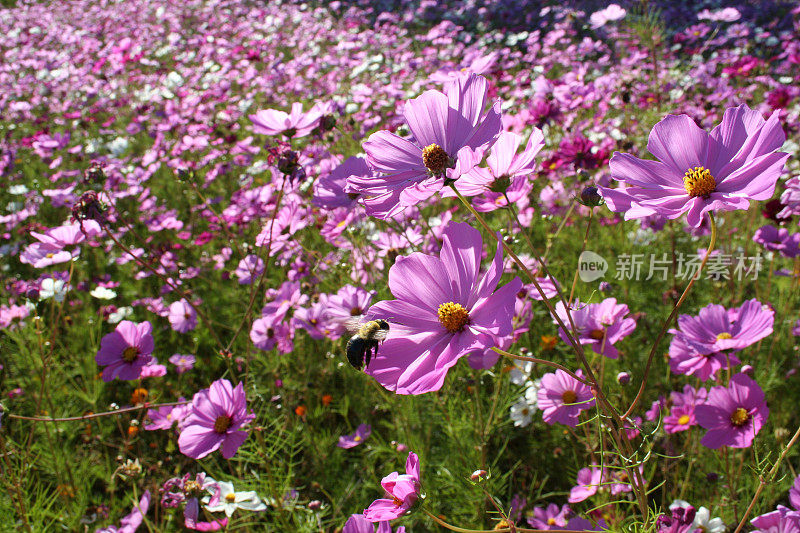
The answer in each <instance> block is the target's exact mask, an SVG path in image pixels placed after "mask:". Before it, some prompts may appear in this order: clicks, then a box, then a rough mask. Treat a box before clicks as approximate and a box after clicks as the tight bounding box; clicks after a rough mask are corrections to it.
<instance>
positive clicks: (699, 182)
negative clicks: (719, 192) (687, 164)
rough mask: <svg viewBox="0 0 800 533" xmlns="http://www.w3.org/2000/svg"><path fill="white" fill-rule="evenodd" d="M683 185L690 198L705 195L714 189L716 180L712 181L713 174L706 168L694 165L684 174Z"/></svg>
mask: <svg viewBox="0 0 800 533" xmlns="http://www.w3.org/2000/svg"><path fill="white" fill-rule="evenodd" d="M683 187H684V189H686V194H688V195H689V196H691V197H692V198H696V197H698V196H703V197H706V196H708V195H709V194H711V193H712V192H714V191H715V190H716V188H717V182H716V181H714V176H712V175H711V172H710V171H709V170H708V169H707V168H705V167H694V168H690V169H689V170H687V171H686V174H684V176H683Z"/></svg>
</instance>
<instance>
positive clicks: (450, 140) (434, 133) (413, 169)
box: [347, 74, 503, 218]
mask: <svg viewBox="0 0 800 533" xmlns="http://www.w3.org/2000/svg"><path fill="white" fill-rule="evenodd" d="M446 91H447V93H446V94H445V93H442V92H439V91H426V92H424V93H422V95H421V96H419V97H417V98H414V99H412V100H409V101H407V102H406V104H405V108H404V111H403V116H404V117H405V119H406V124H408V129H409V130H410V131H411V135H412V136H413V139H412V140H409V139H404V138H402V137H399V136H398V135H395V134H394V133H391V132H389V131H385V130H384V131H379V132H376V133H373V134H372V135H370V137H369V139H367V140H366V142H364V144H363V148H364V151H365V152H366V154H367V163H368V164H369V166H370V167H371V168H372V169H373V170H374V171H375V172H376V173H378V175H376V176H369V177H364V176H350V177H348V179H347V183H348V184H349V185H350V188H351V189H352V192H354V193H359V194H362V195H363V201H364V205H365V207H366V209H367V213H368V214H369V215H372V216H375V217H380V218H387V217H392V216H394V215H396V214H398V213H400V212H402V211H403V210H405V209H406V208H407V207H409V206H412V205H416V204H417V203H418V202H421V201H423V200H425V199H427V198H429V197H430V196H431V195H433V194H434V193H436V192H437V191H439V190H440V189H441V188H442V187H443V186H444V182H445V179H457V178H458V176H460V175H461V174H463V173H466V172H467V171H468V170H470V169H471V168H473V167H474V166H475V164H477V163H479V162H480V160H481V158H482V157H483V152H484V150H485V149H486V148H488V146H489V145H490V144H491V143H493V142H494V140H495V137H496V136H497V135H498V134H499V133H500V132H501V131H502V127H503V124H502V120H501V118H500V102H495V103H494V104H492V105H491V107H489V109H488V111H487V110H485V109H486V104H487V102H488V93H487V86H486V79H485V78H483V77H482V76H478V75H477V74H470V75H469V76H465V77H460V78H458V80H456V81H454V82H453V83H451V84H448V86H447V89H446Z"/></svg>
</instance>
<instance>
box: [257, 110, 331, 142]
mask: <svg viewBox="0 0 800 533" xmlns="http://www.w3.org/2000/svg"><path fill="white" fill-rule="evenodd" d="M323 109H324V108H323V107H322V106H321V105H320V104H315V105H314V107H312V108H311V109H310V110H308V111H307V112H305V113H304V112H303V104H301V103H300V102H295V103H293V104H292V109H291V111H290V112H289V113H286V112H285V111H278V110H276V109H261V110H259V111H258V112H256V114H255V115H250V116H249V117H248V118H249V119H250V121H251V122H252V123H253V131H254V132H256V133H261V134H263V135H277V134H279V133H283V134H285V135H286V136H287V137H305V136H306V135H308V134H309V133H311V131H312V130H313V129H314V128H316V127H317V126H319V119H320V118H322V113H323Z"/></svg>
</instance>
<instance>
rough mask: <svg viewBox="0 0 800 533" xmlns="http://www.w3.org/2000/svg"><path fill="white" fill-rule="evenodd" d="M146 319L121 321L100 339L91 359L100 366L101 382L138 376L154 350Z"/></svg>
mask: <svg viewBox="0 0 800 533" xmlns="http://www.w3.org/2000/svg"><path fill="white" fill-rule="evenodd" d="M152 330H153V327H152V326H151V325H150V322H142V323H139V324H137V323H135V322H131V321H130V320H123V321H122V322H120V323H119V324H117V329H115V330H114V331H112V332H111V333H109V334H108V335H106V336H105V337H103V338H102V339H101V340H100V349H99V350H98V351H97V356H96V357H95V359H94V360H95V362H97V364H98V365H100V366H105V368H104V369H103V381H106V382H108V381H112V380H113V379H114V378H119V379H123V380H132V379H139V376H140V375H141V372H142V367H144V366H145V365H146V364H147V363H149V362H150V361H151V360H152V358H153V357H152V355H151V354H152V353H153V350H154V349H155V343H154V342H153V336H152V335H151V331H152Z"/></svg>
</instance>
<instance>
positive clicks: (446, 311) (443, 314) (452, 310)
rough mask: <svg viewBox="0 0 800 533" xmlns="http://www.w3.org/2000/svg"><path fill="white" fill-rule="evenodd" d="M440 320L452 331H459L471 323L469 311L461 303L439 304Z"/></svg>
mask: <svg viewBox="0 0 800 533" xmlns="http://www.w3.org/2000/svg"><path fill="white" fill-rule="evenodd" d="M437 314H438V315H439V322H441V323H442V325H443V326H444V327H445V329H446V330H447V331H449V332H450V333H457V332H459V331H461V330H462V329H464V326H466V325H467V324H468V323H469V312H468V311H467V310H466V309H464V306H462V305H461V304H457V303H453V302H447V303H446V304H442V305H440V306H439V311H438V313H437Z"/></svg>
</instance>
